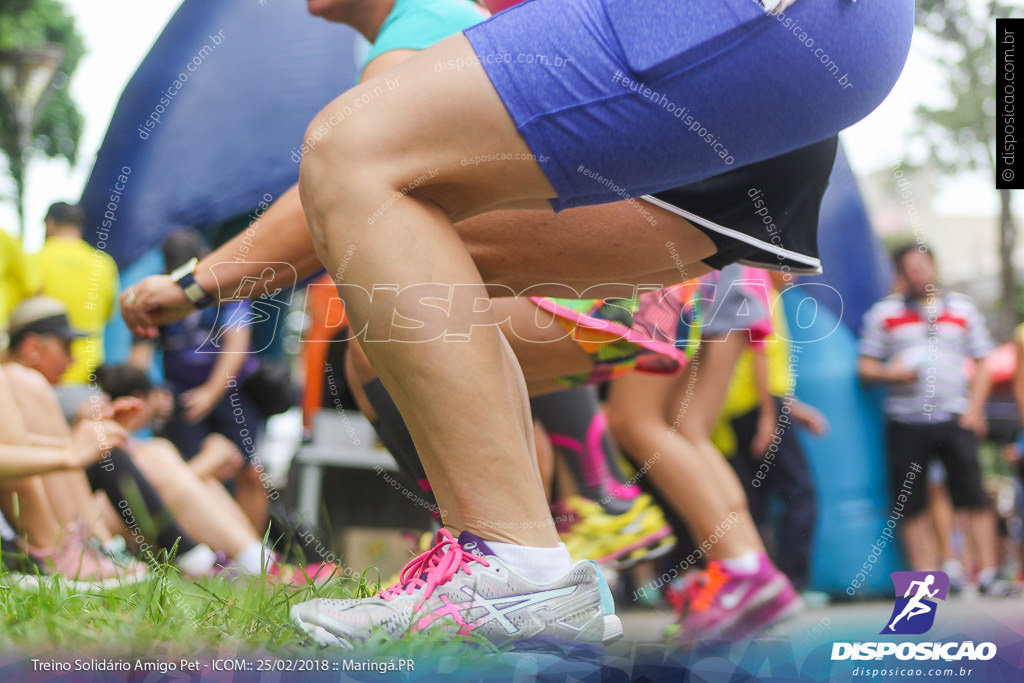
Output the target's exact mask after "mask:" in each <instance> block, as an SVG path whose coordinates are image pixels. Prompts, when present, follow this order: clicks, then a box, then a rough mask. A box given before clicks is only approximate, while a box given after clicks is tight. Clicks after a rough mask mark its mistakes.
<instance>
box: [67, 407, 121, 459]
mask: <svg viewBox="0 0 1024 683" xmlns="http://www.w3.org/2000/svg"><path fill="white" fill-rule="evenodd" d="M127 443H128V432H127V430H125V428H124V427H122V426H121V425H120V424H118V423H117V422H115V421H114V420H109V419H107V420H94V419H88V420H80V421H79V422H78V424H76V425H75V427H74V429H72V431H71V444H72V451H73V453H74V463H75V466H76V467H88V466H89V465H91V464H93V463H94V462H97V461H98V460H100V459H102V458H103V457H104V456H105V455H106V454H107V453H108V452H109V451H110V449H111V448H124V447H125V444H127Z"/></svg>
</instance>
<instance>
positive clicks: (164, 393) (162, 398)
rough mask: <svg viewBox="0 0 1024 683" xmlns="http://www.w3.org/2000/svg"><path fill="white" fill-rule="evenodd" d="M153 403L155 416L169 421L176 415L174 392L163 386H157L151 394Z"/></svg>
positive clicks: (150, 398)
mask: <svg viewBox="0 0 1024 683" xmlns="http://www.w3.org/2000/svg"><path fill="white" fill-rule="evenodd" d="M149 400H150V402H151V403H152V405H153V417H155V418H156V419H157V420H163V421H165V422H166V421H167V420H169V419H171V416H172V415H174V394H172V393H171V392H170V391H168V390H167V389H164V388H163V387H156V388H155V389H153V391H152V392H151V393H150V395H149Z"/></svg>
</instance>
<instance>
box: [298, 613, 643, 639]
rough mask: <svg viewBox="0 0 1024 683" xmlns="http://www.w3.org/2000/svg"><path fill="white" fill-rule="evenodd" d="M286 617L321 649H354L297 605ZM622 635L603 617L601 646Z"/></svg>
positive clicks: (613, 619) (610, 617) (618, 625)
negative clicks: (312, 621)
mask: <svg viewBox="0 0 1024 683" xmlns="http://www.w3.org/2000/svg"><path fill="white" fill-rule="evenodd" d="M288 615H289V616H290V617H291V619H292V622H293V623H294V624H296V625H297V626H298V627H299V628H300V629H301V630H302V632H303V633H305V634H306V635H308V636H309V637H310V638H312V639H313V640H314V641H316V643H317V644H318V645H320V646H322V647H331V646H332V645H337V646H339V647H342V648H344V649H346V650H354V649H355V645H353V644H352V643H351V642H350V641H348V640H346V639H344V638H339V637H338V636H336V635H334V634H333V633H331V632H330V631H328V630H327V629H325V628H324V627H323V626H320V625H319V624H313V623H310V622H307V621H306V620H304V619H303V618H302V617H301V616H300V615H299V612H298V605H294V606H293V607H292V608H291V610H289V612H288ZM623 635H625V631H624V629H623V628H622V620H621V619H619V617H618V616H616V615H614V614H606V615H605V616H604V630H603V633H602V634H601V642H602V643H603V644H608V643H613V642H615V641H616V640H619V639H620V638H622V636H623Z"/></svg>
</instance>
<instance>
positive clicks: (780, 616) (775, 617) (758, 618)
mask: <svg viewBox="0 0 1024 683" xmlns="http://www.w3.org/2000/svg"><path fill="white" fill-rule="evenodd" d="M770 608H771V604H770V603H769V604H768V605H763V606H762V607H761V609H760V610H757V611H756V612H755V613H754V614H751V615H750V620H749V621H745V620H741V621H740V622H738V623H736V624H734V625H733V626H732V628H730V629H728V630H727V631H726V632H725V634H724V635H725V637H726V638H729V639H732V640H748V639H750V638H753V637H754V636H756V635H758V634H760V633H763V632H765V631H767V630H768V629H770V628H772V627H773V626H777V625H779V624H781V623H782V622H784V621H786V620H787V619H792V618H793V617H795V616H796V615H797V614H800V613H801V612H803V611H804V601H803V599H801V598H800V597H797V598H796V599H795V600H792V601H791V602H789V604H787V605H785V606H784V607H782V608H781V609H779V610H777V611H775V612H772V611H771V609H770Z"/></svg>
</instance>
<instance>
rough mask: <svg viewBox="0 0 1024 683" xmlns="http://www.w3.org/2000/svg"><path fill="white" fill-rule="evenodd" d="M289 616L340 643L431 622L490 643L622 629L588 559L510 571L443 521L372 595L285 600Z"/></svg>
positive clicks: (597, 635)
mask: <svg viewBox="0 0 1024 683" xmlns="http://www.w3.org/2000/svg"><path fill="white" fill-rule="evenodd" d="M291 617H292V620H293V621H294V622H295V623H296V624H297V625H298V626H299V628H301V629H302V630H303V631H305V632H306V633H307V634H309V635H310V636H311V637H312V638H313V639H314V640H316V641H317V642H318V643H320V644H321V645H339V646H341V647H344V648H347V649H353V648H355V647H357V646H359V645H361V644H363V643H365V642H366V640H367V639H368V638H369V637H370V636H371V635H372V634H373V633H375V632H383V633H384V634H385V635H386V636H387V637H388V638H390V639H392V640H397V639H399V638H401V637H402V636H404V635H405V634H407V633H410V632H416V631H424V630H427V629H435V628H440V629H442V630H444V631H445V632H448V633H457V634H460V635H470V634H478V635H480V636H483V637H484V638H487V639H488V640H490V641H492V642H494V643H497V644H502V643H505V642H507V641H510V640H513V639H516V640H519V639H525V638H533V637H536V636H544V637H548V638H552V637H553V638H560V639H565V640H570V641H576V642H584V643H589V644H600V643H602V642H610V641H612V640H615V639H617V638H619V637H621V636H622V623H621V622H620V621H619V618H618V617H617V616H615V607H614V604H613V602H612V595H611V591H610V590H609V589H608V585H607V584H606V583H605V582H604V579H603V578H602V577H601V574H600V572H598V570H597V566H596V565H595V564H594V563H593V562H589V561H584V562H577V563H575V564H574V565H573V566H572V569H571V570H570V571H569V572H568V573H567V574H566V575H565V576H564V577H562V578H561V579H560V580H558V581H554V582H552V583H548V584H538V583H534V582H533V581H530V580H529V579H525V578H523V577H521V576H519V575H517V574H516V573H514V572H513V571H511V570H510V569H509V568H508V567H507V566H506V565H505V563H504V562H502V561H501V560H500V559H499V558H498V557H496V556H495V555H494V553H493V552H492V551H491V550H490V548H489V547H488V546H487V542H486V541H484V540H483V539H481V538H479V537H477V536H475V535H474V534H472V533H470V532H468V531H463V532H462V534H460V535H459V538H458V540H456V539H455V538H454V537H453V536H452V535H451V533H450V532H449V531H448V530H447V529H441V530H440V531H438V532H437V536H436V538H435V544H434V546H433V547H432V548H431V549H430V550H428V551H427V552H425V553H423V554H422V555H420V556H418V557H416V558H414V559H413V560H412V561H410V562H409V563H408V564H407V565H406V566H405V568H404V569H403V570H402V574H401V578H400V582H399V583H397V584H395V585H393V586H391V587H390V588H388V589H386V590H384V591H382V592H381V593H380V594H379V595H376V596H374V597H370V598H362V599H358V600H331V599H325V598H318V599H316V600H310V601H308V602H304V603H301V604H298V605H295V606H294V607H292V609H291Z"/></svg>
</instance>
